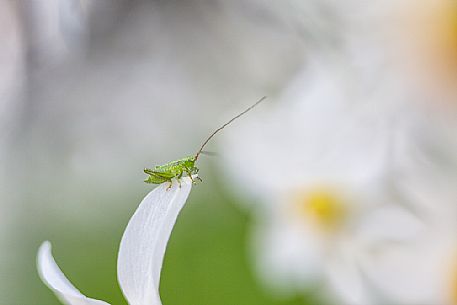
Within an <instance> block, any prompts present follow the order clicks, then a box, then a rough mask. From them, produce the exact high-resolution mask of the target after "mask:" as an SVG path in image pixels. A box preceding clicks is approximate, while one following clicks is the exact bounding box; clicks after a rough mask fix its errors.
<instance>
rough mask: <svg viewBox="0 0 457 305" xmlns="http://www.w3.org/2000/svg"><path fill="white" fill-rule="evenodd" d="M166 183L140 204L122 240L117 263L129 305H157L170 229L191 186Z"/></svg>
mask: <svg viewBox="0 0 457 305" xmlns="http://www.w3.org/2000/svg"><path fill="white" fill-rule="evenodd" d="M167 187H168V183H163V184H161V185H160V186H158V187H157V188H155V189H154V190H153V191H151V192H150V193H149V194H148V195H147V196H146V197H145V198H144V199H143V201H142V202H141V203H140V206H139V207H138V209H137V210H136V212H135V214H134V215H133V216H132V218H131V219H130V221H129V223H128V225H127V228H126V229H125V232H124V236H123V237H122V241H121V245H120V248H119V256H118V260H117V269H118V276H117V277H118V280H119V284H120V286H121V289H122V291H123V293H124V296H125V298H126V299H127V301H128V302H129V304H130V305H158V304H161V302H160V297H159V280H160V271H161V268H162V261H163V256H164V254H165V248H166V246H167V242H168V239H169V238H170V234H171V230H172V229H173V226H174V224H175V222H176V218H177V217H178V214H179V212H180V211H181V208H182V207H183V206H184V204H185V203H186V200H187V197H188V196H189V193H190V190H191V187H192V183H191V181H190V179H189V178H183V179H182V185H181V187H179V186H178V183H176V181H175V182H173V187H172V188H171V189H169V190H167Z"/></svg>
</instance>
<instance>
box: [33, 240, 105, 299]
mask: <svg viewBox="0 0 457 305" xmlns="http://www.w3.org/2000/svg"><path fill="white" fill-rule="evenodd" d="M37 267H38V274H39V275H40V277H41V280H42V281H43V282H44V283H45V284H46V285H47V286H48V287H49V288H50V289H51V290H52V291H53V292H54V293H55V294H56V296H57V297H58V298H59V300H60V301H61V302H62V303H64V304H67V305H109V304H108V303H106V302H103V301H99V300H95V299H91V298H88V297H86V296H84V295H82V294H81V293H80V292H79V290H78V289H76V288H75V287H74V286H73V285H72V284H71V283H70V281H69V280H68V279H67V278H66V277H65V275H64V274H63V273H62V271H61V270H60V268H59V266H57V264H56V262H55V260H54V258H53V257H52V253H51V243H50V242H48V241H45V242H44V243H43V244H41V246H40V249H39V250H38V256H37Z"/></svg>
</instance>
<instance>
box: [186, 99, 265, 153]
mask: <svg viewBox="0 0 457 305" xmlns="http://www.w3.org/2000/svg"><path fill="white" fill-rule="evenodd" d="M266 98H267V97H266V96H264V97H262V98H261V99H260V100H258V101H257V102H255V104H254V105H252V106H250V107H249V108H247V109H246V110H244V111H243V112H241V113H240V114H238V115H237V116H235V117H233V118H232V119H231V120H230V121H228V122H227V123H225V124H224V125H222V126H221V127H219V128H218V129H216V130H215V131H214V132H213V133H212V134H211V135H210V136H209V137H208V138H207V139H206V140H205V142H203V144H202V146H201V147H200V149H199V150H198V152H197V154H196V155H195V160H197V159H198V156H200V154H201V152H202V151H203V148H204V147H205V146H206V144H208V142H209V140H211V138H212V137H214V136H215V135H216V133H218V132H219V131H221V130H222V129H224V128H225V126H227V125H229V124H230V123H232V122H233V121H235V120H236V119H238V118H239V117H240V116H242V115H243V114H245V113H246V112H248V111H249V110H251V109H252V108H254V107H255V106H257V105H258V104H260V103H261V102H263V100H264V99H266Z"/></svg>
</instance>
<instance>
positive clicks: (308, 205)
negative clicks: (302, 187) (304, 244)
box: [298, 188, 347, 232]
mask: <svg viewBox="0 0 457 305" xmlns="http://www.w3.org/2000/svg"><path fill="white" fill-rule="evenodd" d="M298 206H299V210H300V212H301V213H300V214H301V215H304V216H305V217H306V219H307V220H308V221H310V222H311V223H312V224H313V225H315V227H317V229H319V231H322V232H334V231H335V230H336V229H338V228H339V227H340V226H341V224H342V223H343V222H344V220H345V218H346V214H347V213H346V212H347V206H346V204H345V201H344V199H343V198H342V196H341V194H338V193H337V192H335V191H333V190H330V189H326V188H319V189H313V190H310V191H308V192H305V193H303V194H301V195H300V196H299V200H298Z"/></svg>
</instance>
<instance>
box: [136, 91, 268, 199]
mask: <svg viewBox="0 0 457 305" xmlns="http://www.w3.org/2000/svg"><path fill="white" fill-rule="evenodd" d="M265 98H266V96H264V97H262V98H261V99H260V100H258V101H257V102H256V103H255V104H254V105H252V106H250V107H249V108H247V109H246V110H244V111H243V112H241V113H240V114H238V115H237V116H235V117H233V118H232V119H231V120H229V121H228V122H227V123H225V124H224V125H222V126H221V127H219V128H218V129H216V130H215V131H214V132H213V133H212V134H211V135H210V136H209V137H208V138H207V139H206V140H205V142H203V144H202V146H201V147H200V149H199V150H198V151H197V153H196V154H195V155H194V156H187V157H184V158H182V159H179V160H176V161H171V162H168V163H166V164H164V165H157V166H155V167H154V168H153V169H149V168H145V169H144V172H145V173H146V174H148V175H149V177H148V178H147V179H146V180H144V182H146V183H153V184H161V183H164V182H169V183H170V185H169V186H168V187H167V190H168V189H170V188H171V186H172V184H173V182H172V179H174V178H176V180H178V183H179V184H181V181H180V179H181V178H182V177H183V176H186V177H189V178H190V179H191V180H192V182H193V183H195V180H194V178H193V177H192V176H193V175H196V174H197V173H198V167H196V166H195V162H197V160H198V157H199V156H200V154H201V153H202V152H203V148H204V147H205V146H206V144H208V142H209V140H211V138H212V137H214V136H215V135H216V133H218V132H219V131H221V130H222V129H224V128H225V126H227V125H229V124H230V123H232V122H233V121H234V120H236V119H237V118H239V117H240V116H242V115H243V114H245V113H246V112H248V111H249V110H251V109H252V108H254V107H255V106H257V105H258V104H260V103H261V102H262V101H263V100H264V99H265ZM195 179H197V180H199V181H202V180H201V179H200V177H198V176H196V177H195Z"/></svg>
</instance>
